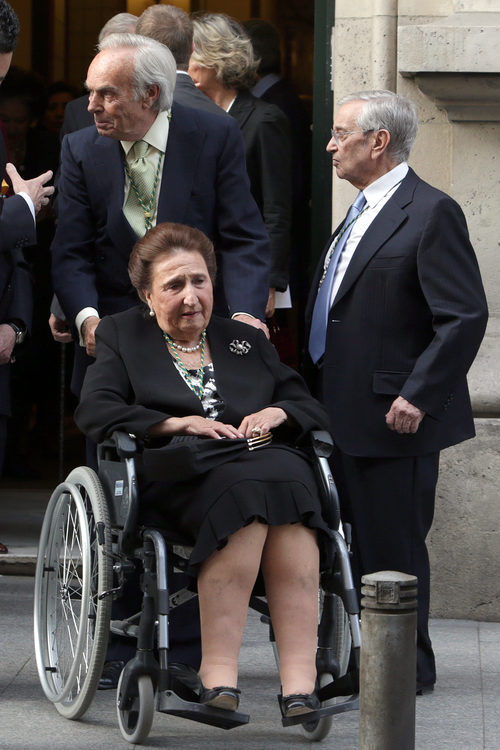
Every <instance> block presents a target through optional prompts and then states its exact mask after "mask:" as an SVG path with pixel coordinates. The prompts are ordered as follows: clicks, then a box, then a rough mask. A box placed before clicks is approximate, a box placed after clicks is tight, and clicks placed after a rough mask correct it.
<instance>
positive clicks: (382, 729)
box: [359, 570, 417, 750]
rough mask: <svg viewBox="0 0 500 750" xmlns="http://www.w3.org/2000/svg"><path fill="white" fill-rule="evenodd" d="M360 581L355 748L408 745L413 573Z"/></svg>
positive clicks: (402, 748)
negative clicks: (359, 664)
mask: <svg viewBox="0 0 500 750" xmlns="http://www.w3.org/2000/svg"><path fill="white" fill-rule="evenodd" d="M361 582H362V588H361V593H362V597H363V598H362V599H361V607H362V615H361V633H362V642H361V667H360V731H359V748H360V750H414V748H415V692H416V690H415V689H416V663H417V645H416V644H417V639H416V632H417V578H416V577H415V576H410V575H406V574H405V573H397V572H395V571H393V570H389V571H387V570H386V571H381V572H379V573H371V574H370V575H365V576H363V578H362V579H361Z"/></svg>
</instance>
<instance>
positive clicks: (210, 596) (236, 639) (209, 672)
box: [198, 521, 269, 688]
mask: <svg viewBox="0 0 500 750" xmlns="http://www.w3.org/2000/svg"><path fill="white" fill-rule="evenodd" d="M268 528H269V527H268V526H265V525H264V524H262V523H259V522H258V521H254V522H253V523H251V524H250V525H248V526H244V527H243V528H242V529H238V531H236V532H235V533H234V534H232V535H231V536H230V537H229V539H228V542H227V545H226V546H225V547H223V549H221V550H217V551H216V552H213V553H212V554H211V555H210V557H208V558H207V559H206V560H205V561H204V563H203V564H202V566H201V569H200V573H199V575H198V598H199V602H200V621H201V652H202V659H201V666H200V678H201V681H202V683H203V685H204V686H205V687H206V688H213V687H221V686H227V687H236V686H237V679H238V655H239V651H240V646H241V639H242V636H243V629H244V627H245V622H246V619H247V613H248V603H249V600H250V595H251V593H252V588H253V586H254V583H255V580H256V578H257V574H258V572H259V567H260V561H261V556H262V550H263V547H264V544H265V542H266V537H267V533H268Z"/></svg>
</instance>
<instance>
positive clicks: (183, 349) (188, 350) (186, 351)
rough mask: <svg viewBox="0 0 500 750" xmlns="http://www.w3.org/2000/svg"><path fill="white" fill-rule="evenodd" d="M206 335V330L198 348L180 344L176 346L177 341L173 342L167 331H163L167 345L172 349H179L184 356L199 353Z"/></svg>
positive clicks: (197, 345)
mask: <svg viewBox="0 0 500 750" xmlns="http://www.w3.org/2000/svg"><path fill="white" fill-rule="evenodd" d="M206 335H207V332H206V330H204V331H203V333H202V334H201V338H200V340H199V341H198V343H197V344H196V346H181V345H180V344H176V343H175V341H173V340H172V339H171V338H170V336H169V335H168V333H167V332H166V331H163V338H164V339H165V341H166V342H167V344H169V346H171V347H172V349H177V350H178V351H180V352H184V354H191V352H197V351H198V349H199V348H200V346H201V345H202V343H204V341H205V337H206Z"/></svg>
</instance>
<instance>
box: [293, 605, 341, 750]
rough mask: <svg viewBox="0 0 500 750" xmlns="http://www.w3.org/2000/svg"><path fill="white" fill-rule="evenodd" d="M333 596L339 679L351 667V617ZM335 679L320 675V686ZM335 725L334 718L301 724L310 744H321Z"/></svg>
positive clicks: (332, 700) (329, 717) (334, 699)
mask: <svg viewBox="0 0 500 750" xmlns="http://www.w3.org/2000/svg"><path fill="white" fill-rule="evenodd" d="M328 596H331V597H332V599H331V602H332V607H333V632H332V634H331V644H332V650H333V656H334V657H335V659H336V660H337V662H338V664H339V667H340V669H339V674H338V677H342V676H343V675H345V673H346V672H347V667H348V665H349V657H350V654H351V630H350V626H349V616H348V614H347V612H346V611H345V609H344V605H343V603H342V599H341V598H340V596H337V595H336V594H329V595H328ZM323 601H324V593H323V592H321V598H320V607H321V606H323ZM332 679H333V676H332V675H330V674H327V673H320V674H318V686H319V687H324V686H325V685H328V684H329V683H330V682H331V681H332ZM338 700H343V699H339V698H331V699H330V700H327V701H324V702H323V703H322V704H321V707H322V708H323V707H324V706H330V705H332V704H334V703H336V702H337V701H338ZM332 724H333V716H325V717H324V718H323V719H318V720H317V721H311V722H309V723H305V724H301V725H300V726H301V730H302V734H303V735H304V737H306V738H307V739H308V740H309V741H310V742H320V741H321V740H324V739H325V737H326V736H327V735H328V733H329V732H330V729H331V728H332Z"/></svg>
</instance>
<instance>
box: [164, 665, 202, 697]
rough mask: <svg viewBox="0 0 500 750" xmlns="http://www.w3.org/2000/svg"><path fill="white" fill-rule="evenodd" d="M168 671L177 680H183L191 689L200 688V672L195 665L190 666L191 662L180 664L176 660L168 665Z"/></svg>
mask: <svg viewBox="0 0 500 750" xmlns="http://www.w3.org/2000/svg"><path fill="white" fill-rule="evenodd" d="M168 671H169V672H170V674H171V675H172V677H175V679H176V680H179V682H182V684H183V685H185V686H186V687H188V688H190V690H199V688H200V686H201V681H200V677H199V675H198V672H197V671H196V669H195V668H194V667H191V666H189V664H179V663H178V662H175V661H174V662H172V663H171V664H169V665H168Z"/></svg>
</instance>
